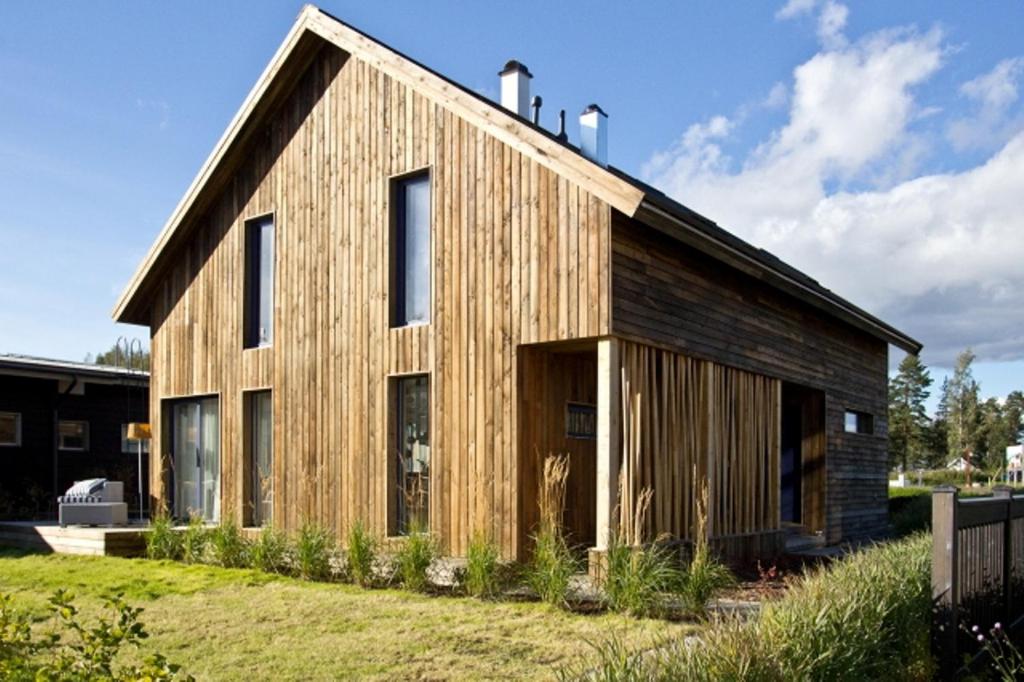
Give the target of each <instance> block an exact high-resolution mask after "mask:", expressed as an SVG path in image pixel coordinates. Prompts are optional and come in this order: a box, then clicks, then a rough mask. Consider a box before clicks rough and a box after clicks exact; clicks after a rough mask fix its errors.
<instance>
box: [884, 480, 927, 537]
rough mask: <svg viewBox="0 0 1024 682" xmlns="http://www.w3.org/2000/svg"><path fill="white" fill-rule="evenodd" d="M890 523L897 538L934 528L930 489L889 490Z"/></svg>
mask: <svg viewBox="0 0 1024 682" xmlns="http://www.w3.org/2000/svg"><path fill="white" fill-rule="evenodd" d="M889 521H890V522H891V523H892V529H893V533H895V534H896V536H897V537H905V536H907V535H912V534H913V533H917V532H919V531H926V530H930V529H931V527H932V493H931V490H930V489H928V488H889Z"/></svg>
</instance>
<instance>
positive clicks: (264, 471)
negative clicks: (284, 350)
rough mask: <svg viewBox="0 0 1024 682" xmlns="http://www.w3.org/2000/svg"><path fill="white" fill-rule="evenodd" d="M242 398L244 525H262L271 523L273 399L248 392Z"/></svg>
mask: <svg viewBox="0 0 1024 682" xmlns="http://www.w3.org/2000/svg"><path fill="white" fill-rule="evenodd" d="M246 398H247V400H246V403H247V404H246V410H247V415H246V422H247V424H246V428H247V429H248V433H247V434H246V435H247V440H246V442H247V443H248V450H249V451H248V453H247V455H246V460H247V461H246V475H247V477H248V479H249V480H248V481H247V486H248V490H249V495H248V507H249V509H247V510H246V511H247V514H246V515H247V516H248V517H249V518H248V519H247V525H252V526H266V525H269V524H270V523H271V521H273V511H274V408H273V400H272V398H271V393H270V391H256V392H253V393H248V394H247V396H246Z"/></svg>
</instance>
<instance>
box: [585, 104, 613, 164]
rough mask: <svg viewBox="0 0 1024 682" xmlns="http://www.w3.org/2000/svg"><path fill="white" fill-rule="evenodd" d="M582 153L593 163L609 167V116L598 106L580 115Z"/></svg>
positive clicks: (587, 109)
mask: <svg viewBox="0 0 1024 682" xmlns="http://www.w3.org/2000/svg"><path fill="white" fill-rule="evenodd" d="M580 151H581V152H583V156H585V157H587V158H588V159H590V160H591V161H595V162H596V163H599V164H601V165H602V166H607V165H608V114H606V113H604V112H603V111H602V110H601V107H599V106H597V105H596V104H591V105H589V106H588V107H587V108H586V109H584V110H583V113H581V114H580Z"/></svg>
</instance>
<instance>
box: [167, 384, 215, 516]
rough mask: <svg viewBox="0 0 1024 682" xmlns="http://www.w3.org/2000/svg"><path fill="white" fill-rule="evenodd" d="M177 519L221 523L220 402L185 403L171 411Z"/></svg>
mask: <svg viewBox="0 0 1024 682" xmlns="http://www.w3.org/2000/svg"><path fill="white" fill-rule="evenodd" d="M171 420H172V438H173V443H172V454H173V461H172V467H173V470H174V515H175V516H177V517H179V518H187V517H189V516H191V515H193V514H195V515H198V516H200V517H202V518H203V519H205V520H207V521H211V522H216V521H218V520H219V519H220V419H219V418H218V409H217V399H216V398H201V399H197V400H181V401H178V402H175V403H174V404H173V406H172V408H171Z"/></svg>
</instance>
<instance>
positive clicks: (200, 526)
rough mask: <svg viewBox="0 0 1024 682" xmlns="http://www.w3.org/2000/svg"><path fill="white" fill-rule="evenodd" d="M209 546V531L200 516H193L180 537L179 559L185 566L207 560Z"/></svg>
mask: <svg viewBox="0 0 1024 682" xmlns="http://www.w3.org/2000/svg"><path fill="white" fill-rule="evenodd" d="M209 544H210V529H209V528H207V527H206V521H205V520H204V519H203V517H202V516H199V515H198V514H193V515H192V516H190V517H189V519H188V526H186V527H185V532H184V533H183V534H182V537H181V558H182V560H183V561H184V562H185V563H187V564H198V563H202V562H204V561H206V560H207V551H206V550H207V549H208V546H209Z"/></svg>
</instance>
